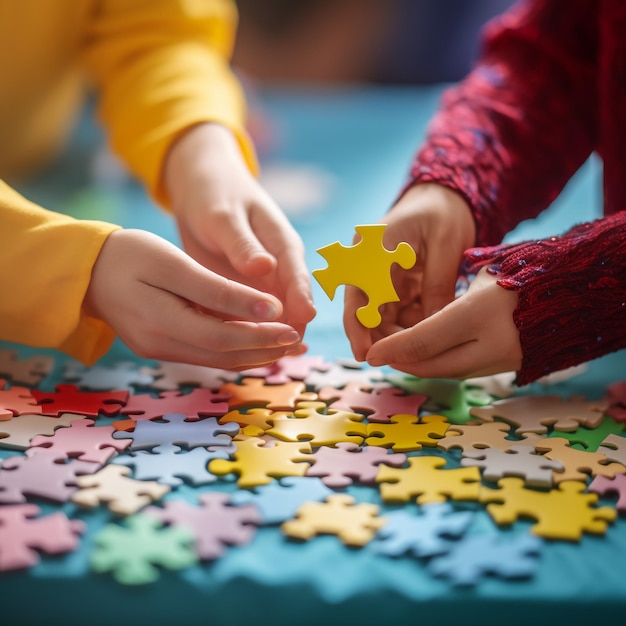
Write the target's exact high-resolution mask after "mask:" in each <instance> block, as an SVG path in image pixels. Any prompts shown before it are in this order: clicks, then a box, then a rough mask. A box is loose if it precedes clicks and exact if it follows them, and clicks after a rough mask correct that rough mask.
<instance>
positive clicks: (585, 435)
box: [548, 415, 624, 452]
mask: <svg viewBox="0 0 626 626" xmlns="http://www.w3.org/2000/svg"><path fill="white" fill-rule="evenodd" d="M623 430H624V424H621V423H620V422H616V421H615V420H614V419H613V418H612V417H609V416H608V415H607V416H605V417H604V418H603V419H602V421H601V422H600V425H599V426H597V427H596V428H585V427H584V426H581V427H579V428H577V429H576V430H575V431H574V432H571V433H564V432H561V431H557V430H555V431H552V432H551V433H550V434H549V435H548V437H560V438H561V439H567V440H568V441H569V442H570V445H571V447H572V448H576V449H578V450H585V451H586V452H597V450H598V448H599V447H600V445H601V444H602V442H603V441H604V440H605V438H606V437H608V436H609V435H613V434H615V435H619V434H620V433H621V432H622V431H623Z"/></svg>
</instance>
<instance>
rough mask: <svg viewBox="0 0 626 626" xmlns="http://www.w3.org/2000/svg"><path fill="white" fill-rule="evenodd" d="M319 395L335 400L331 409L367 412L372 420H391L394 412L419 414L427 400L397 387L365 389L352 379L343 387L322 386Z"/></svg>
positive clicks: (324, 398) (368, 417) (325, 398)
mask: <svg viewBox="0 0 626 626" xmlns="http://www.w3.org/2000/svg"><path fill="white" fill-rule="evenodd" d="M318 395H319V398H320V400H324V401H328V400H332V401H333V402H332V403H331V404H330V405H329V408H331V409H342V410H344V411H358V412H360V413H365V414H366V415H367V419H368V421H370V422H389V420H390V418H391V416H392V415H398V414H400V413H404V414H408V415H418V414H419V410H420V407H421V406H422V404H423V403H424V401H425V400H426V399H427V398H426V396H424V395H421V394H414V393H412V394H408V395H407V394H406V393H404V392H403V391H402V390H401V389H398V388H396V387H383V388H379V389H367V390H366V389H363V387H362V386H361V384H360V383H359V382H356V381H351V382H349V383H348V384H347V385H346V386H345V387H344V388H343V389H337V388H335V387H323V388H322V389H321V390H320V391H319V393H318Z"/></svg>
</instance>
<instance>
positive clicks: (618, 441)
mask: <svg viewBox="0 0 626 626" xmlns="http://www.w3.org/2000/svg"><path fill="white" fill-rule="evenodd" d="M598 452H599V453H600V454H604V456H606V458H607V460H608V461H615V462H616V463H621V464H622V465H624V466H626V437H622V436H621V435H616V434H613V435H609V436H608V437H605V438H604V439H603V441H602V445H601V446H599V447H598Z"/></svg>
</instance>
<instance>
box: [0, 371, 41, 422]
mask: <svg viewBox="0 0 626 626" xmlns="http://www.w3.org/2000/svg"><path fill="white" fill-rule="evenodd" d="M6 385H7V381H6V380H3V379H0V421H6V420H10V419H11V418H12V417H13V416H14V415H23V414H25V413H30V414H32V413H41V412H42V411H41V407H40V406H37V399H36V398H35V396H34V395H33V392H31V390H30V389H29V388H28V387H20V386H19V385H11V387H9V388H8V389H6Z"/></svg>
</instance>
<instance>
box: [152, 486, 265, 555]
mask: <svg viewBox="0 0 626 626" xmlns="http://www.w3.org/2000/svg"><path fill="white" fill-rule="evenodd" d="M198 501H199V503H200V506H194V505H192V504H189V503H188V502H185V501H184V500H170V501H169V502H167V503H166V504H165V505H164V506H163V508H160V507H155V506H151V507H148V508H147V509H146V510H145V511H144V512H145V514H146V515H149V516H151V517H155V518H157V519H159V520H160V521H161V522H163V523H164V524H170V525H172V526H183V527H186V528H188V529H190V530H191V531H192V533H193V535H194V537H195V542H196V552H197V554H198V557H199V558H200V559H201V560H203V561H210V560H214V559H217V558H218V557H220V556H221V555H222V554H223V553H224V551H225V550H226V549H227V547H228V546H234V545H244V544H247V543H249V542H250V541H251V540H252V538H253V536H254V533H255V531H256V525H257V524H259V523H260V522H261V516H260V515H259V511H258V510H257V509H256V507H255V506H253V505H250V504H249V505H244V506H232V505H231V504H229V496H228V494H226V493H221V492H211V493H205V494H202V495H201V496H199V498H198Z"/></svg>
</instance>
